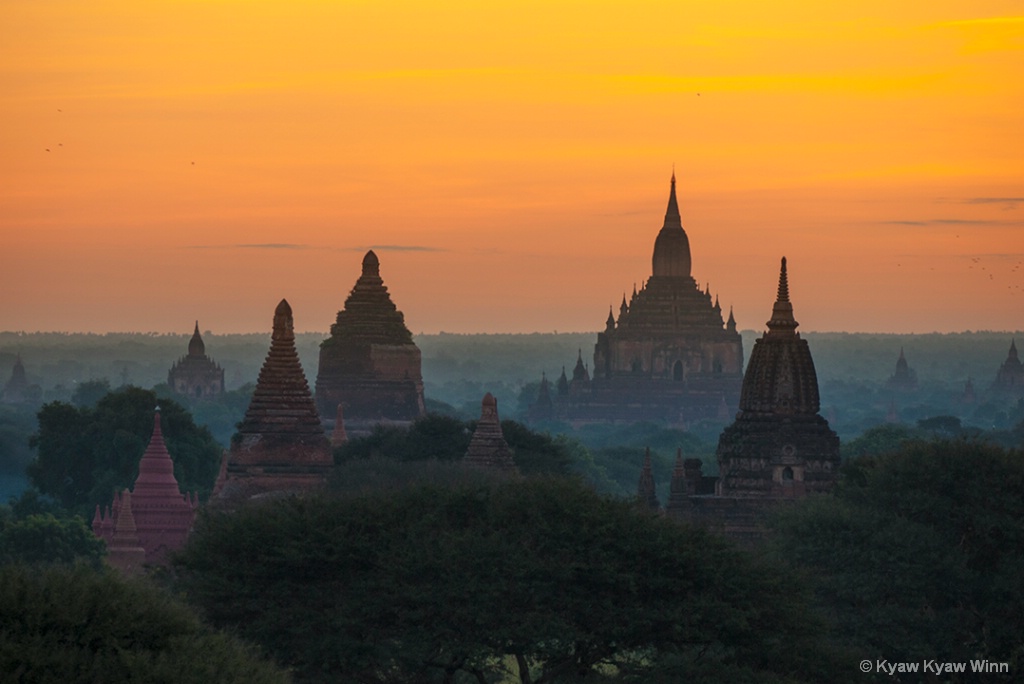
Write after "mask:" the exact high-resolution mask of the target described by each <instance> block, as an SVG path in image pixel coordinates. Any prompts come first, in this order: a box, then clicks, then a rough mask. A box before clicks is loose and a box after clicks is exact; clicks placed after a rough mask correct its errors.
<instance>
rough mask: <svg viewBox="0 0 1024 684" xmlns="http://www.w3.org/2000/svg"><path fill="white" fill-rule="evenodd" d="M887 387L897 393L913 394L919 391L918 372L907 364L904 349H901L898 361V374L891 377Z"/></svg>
mask: <svg viewBox="0 0 1024 684" xmlns="http://www.w3.org/2000/svg"><path fill="white" fill-rule="evenodd" d="M886 387H888V388H889V389H890V390H893V391H896V392H913V391H914V390H916V389H917V371H915V370H914V369H913V368H911V367H910V365H909V364H908V363H907V357H906V356H904V355H903V347H900V357H899V358H898V359H896V372H895V373H893V374H892V375H891V376H890V377H889V380H888V382H886Z"/></svg>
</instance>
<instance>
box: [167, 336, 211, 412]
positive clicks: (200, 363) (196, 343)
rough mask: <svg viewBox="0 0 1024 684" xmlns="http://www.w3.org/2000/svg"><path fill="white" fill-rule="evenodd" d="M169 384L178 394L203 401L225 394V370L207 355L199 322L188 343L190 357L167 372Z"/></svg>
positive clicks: (177, 362)
mask: <svg viewBox="0 0 1024 684" xmlns="http://www.w3.org/2000/svg"><path fill="white" fill-rule="evenodd" d="M167 384H168V385H170V386H171V389H173V390H174V391H175V392H177V393H178V394H182V395H185V396H188V397H192V398H193V399H203V398H207V397H215V396H217V395H220V394H224V369H223V368H221V367H220V366H218V365H217V364H216V363H214V362H213V359H211V358H210V357H208V356H207V355H206V345H205V344H204V343H203V338H202V336H201V335H200V334H199V321H196V328H195V332H193V333H192V339H191V340H189V342H188V355H187V356H183V357H182V358H180V359H178V361H176V362H175V363H174V365H172V366H171V370H169V371H168V372H167Z"/></svg>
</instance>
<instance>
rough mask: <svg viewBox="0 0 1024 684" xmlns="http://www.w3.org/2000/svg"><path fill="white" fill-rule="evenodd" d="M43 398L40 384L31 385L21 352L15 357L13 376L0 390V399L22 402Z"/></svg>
mask: <svg viewBox="0 0 1024 684" xmlns="http://www.w3.org/2000/svg"><path fill="white" fill-rule="evenodd" d="M41 398H42V389H40V387H39V385H30V384H29V383H28V376H26V375H25V364H24V363H22V361H21V354H20V353H19V354H17V355H16V356H15V357H14V366H13V367H12V368H11V377H10V379H9V380H8V381H7V384H5V385H4V387H3V391H2V392H0V400H2V401H3V402H4V403H5V404H21V403H29V402H35V401H38V400H40V399H41Z"/></svg>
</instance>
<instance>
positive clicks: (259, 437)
mask: <svg viewBox="0 0 1024 684" xmlns="http://www.w3.org/2000/svg"><path fill="white" fill-rule="evenodd" d="M296 463H306V464H319V465H325V466H329V465H331V464H332V463H333V459H332V456H331V451H330V445H329V444H328V441H327V436H326V435H325V434H324V428H323V425H322V424H321V423H320V416H319V415H318V414H317V411H316V406H315V405H314V403H313V396H312V394H311V393H310V391H309V383H308V382H307V381H306V375H305V373H303V371H302V364H301V363H300V362H299V355H298V353H297V352H296V350H295V331H294V321H293V319H292V309H291V306H289V305H288V302H287V300H284V299H282V300H281V303H280V304H278V305H277V309H276V310H275V311H274V332H273V335H272V336H271V342H270V351H269V352H268V353H267V358H266V360H265V361H264V362H263V367H262V368H261V369H260V374H259V378H258V379H257V380H256V389H255V391H254V392H253V396H252V401H251V402H250V403H249V408H248V409H247V410H246V412H245V418H243V419H242V422H241V423H240V424H239V426H238V432H237V433H236V434H235V436H234V438H233V439H232V443H231V459H230V461H229V471H230V469H231V467H232V466H236V465H237V466H242V465H255V464H260V465H293V464H296Z"/></svg>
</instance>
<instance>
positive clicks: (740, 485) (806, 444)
mask: <svg viewBox="0 0 1024 684" xmlns="http://www.w3.org/2000/svg"><path fill="white" fill-rule="evenodd" d="M767 325H768V331H767V332H766V333H765V334H764V335H763V336H762V337H761V339H759V340H757V342H755V344H754V349H753V351H752V352H751V354H750V363H749V364H748V366H747V371H746V373H745V375H744V376H743V391H742V394H741V397H740V412H739V415H738V416H737V418H736V421H735V422H734V423H733V424H732V425H730V426H728V427H727V428H726V429H725V430H724V431H723V432H722V435H721V437H720V438H719V441H718V464H719V472H720V479H719V492H718V493H719V494H720V495H722V496H731V497H795V496H802V495H804V494H809V493H814V492H823V491H827V490H828V489H830V488H831V487H832V485H833V483H834V482H835V478H836V474H837V473H836V471H837V469H838V467H839V437H838V436H837V435H836V433H835V432H833V431H832V430H831V429H830V428H829V426H828V421H826V420H825V419H824V418H822V417H821V416H820V415H818V411H819V410H820V400H819V396H818V379H817V374H816V373H815V369H814V361H813V359H812V358H811V352H810V349H809V347H808V346H807V341H806V340H803V339H801V338H800V334H799V333H797V332H796V328H797V326H798V325H799V324H798V323H797V322H796V319H795V318H794V317H793V305H792V304H791V303H790V301H789V282H788V278H787V274H786V259H785V257H783V259H782V267H781V270H780V273H779V289H778V296H777V298H776V300H775V305H774V307H773V309H772V317H771V320H769V321H768V324H767Z"/></svg>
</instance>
